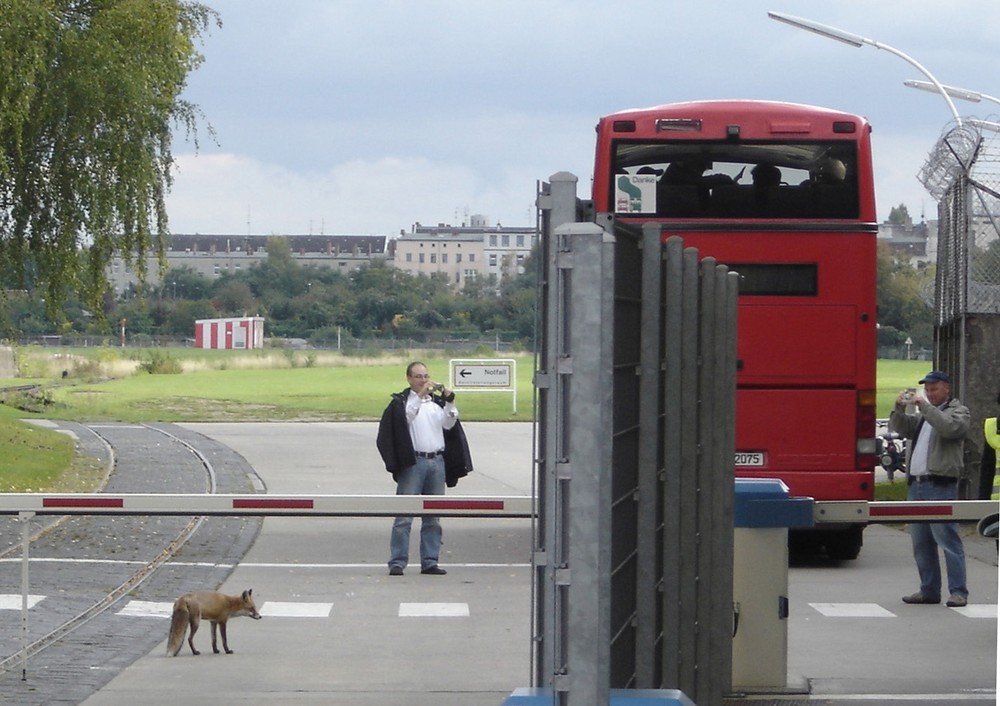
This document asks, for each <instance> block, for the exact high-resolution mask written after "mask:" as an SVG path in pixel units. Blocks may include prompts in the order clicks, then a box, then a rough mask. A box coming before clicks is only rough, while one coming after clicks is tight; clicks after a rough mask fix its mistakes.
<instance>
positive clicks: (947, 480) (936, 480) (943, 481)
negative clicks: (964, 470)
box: [908, 473, 958, 485]
mask: <svg viewBox="0 0 1000 706" xmlns="http://www.w3.org/2000/svg"><path fill="white" fill-rule="evenodd" d="M908 481H909V482H910V483H933V484H934V485H951V484H952V483H957V482H958V478H952V477H950V476H939V475H936V474H934V473H925V474H924V475H921V476H910V477H909V479H908Z"/></svg>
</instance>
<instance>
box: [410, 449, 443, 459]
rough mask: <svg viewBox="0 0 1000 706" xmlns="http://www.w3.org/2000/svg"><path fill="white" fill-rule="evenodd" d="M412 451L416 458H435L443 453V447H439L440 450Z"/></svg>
mask: <svg viewBox="0 0 1000 706" xmlns="http://www.w3.org/2000/svg"><path fill="white" fill-rule="evenodd" d="M413 453H414V454H416V456H417V457H418V458H436V457H437V456H440V455H441V454H443V453H444V449H441V450H440V451H414V452H413Z"/></svg>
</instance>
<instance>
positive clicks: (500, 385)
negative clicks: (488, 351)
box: [448, 358, 517, 414]
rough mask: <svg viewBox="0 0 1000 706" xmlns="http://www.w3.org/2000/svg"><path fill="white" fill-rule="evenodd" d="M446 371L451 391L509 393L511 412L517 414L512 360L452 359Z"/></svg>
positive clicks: (515, 379) (515, 364)
mask: <svg viewBox="0 0 1000 706" xmlns="http://www.w3.org/2000/svg"><path fill="white" fill-rule="evenodd" d="M448 371H449V379H450V380H451V387H452V389H455V390H460V391H461V392H463V393H465V392H503V393H510V395H511V411H512V412H513V413H514V414H517V384H516V382H517V361H516V360H514V359H513V358H479V359H476V360H470V359H462V358H452V359H451V360H449V361H448Z"/></svg>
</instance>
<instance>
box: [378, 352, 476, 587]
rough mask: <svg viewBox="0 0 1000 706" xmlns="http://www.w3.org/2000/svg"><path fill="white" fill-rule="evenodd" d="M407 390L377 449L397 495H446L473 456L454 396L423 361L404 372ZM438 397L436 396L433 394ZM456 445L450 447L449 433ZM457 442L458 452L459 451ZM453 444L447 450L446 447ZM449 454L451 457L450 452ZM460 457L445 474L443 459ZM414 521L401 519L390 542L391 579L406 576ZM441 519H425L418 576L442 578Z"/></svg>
mask: <svg viewBox="0 0 1000 706" xmlns="http://www.w3.org/2000/svg"><path fill="white" fill-rule="evenodd" d="M406 380H407V382H408V383H409V387H408V388H407V389H405V390H403V391H402V392H400V393H396V394H394V395H392V401H391V402H389V405H388V406H387V407H386V409H385V412H383V414H382V420H381V422H380V423H379V431H378V440H377V446H378V449H379V452H380V453H381V455H382V459H383V461H385V465H386V470H388V471H389V472H390V473H392V477H393V480H395V481H396V494H397V495H444V492H445V486H446V485H448V486H452V485H454V484H455V482H457V478H458V477H460V476H462V475H465V473H467V472H468V471H469V470H471V458H470V457H469V454H468V445H467V443H466V441H465V435H464V433H463V432H462V431H461V425H460V424H459V421H458V409H457V408H456V407H455V393H454V392H453V391H452V390H449V389H448V388H447V387H445V386H444V385H442V384H439V383H435V382H433V381H432V380H431V376H430V374H429V373H428V372H427V366H425V365H424V364H423V363H421V362H420V361H414V362H412V363H410V364H409V365H408V366H407V368H406ZM435 393H436V394H435ZM452 430H454V431H456V432H457V438H456V436H452V435H449V436H451V438H452V439H453V442H452V443H451V444H446V438H445V435H446V432H451V431H452ZM456 444H457V445H458V447H459V448H455V446H456ZM448 446H451V447H452V448H450V449H448V448H446V447H448ZM446 451H450V452H451V453H449V454H446ZM446 455H448V456H449V457H450V458H458V459H461V460H460V461H459V466H460V469H459V470H458V472H457V475H456V472H455V470H454V469H451V472H450V473H446V468H445V458H446ZM412 524H413V517H412V516H409V515H404V516H400V517H397V518H396V519H395V520H394V522H393V524H392V533H391V535H390V538H389V553H390V557H389V575H390V576H402V575H403V570H404V569H405V568H406V565H407V564H408V563H409V548H410V527H411V525H412ZM441 536H442V530H441V521H440V518H439V517H437V516H431V515H424V516H423V519H422V521H421V523H420V573H421V574H429V575H432V576H441V575H444V574H446V573H448V572H447V571H445V570H444V569H443V568H441V567H440V566H438V556H439V554H440V552H441Z"/></svg>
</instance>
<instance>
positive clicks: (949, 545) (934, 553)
mask: <svg viewBox="0 0 1000 706" xmlns="http://www.w3.org/2000/svg"><path fill="white" fill-rule="evenodd" d="M957 497H958V483H950V484H948V485H935V484H934V483H913V484H911V485H910V489H909V492H908V493H907V498H908V499H909V500H955V499H956V498H957ZM910 539H911V540H912V541H913V558H914V559H915V560H916V562H917V572H918V573H919V574H920V592H921V593H923V594H924V595H925V596H929V597H932V598H938V597H940V596H941V562H940V560H939V558H938V547H940V548H941V550H942V551H943V552H944V563H945V566H946V567H947V569H948V593H949V594H958V595H960V596H965V597H968V595H969V589H968V587H966V585H965V549H963V547H962V537H961V536H960V535H959V534H958V523H957V522H915V523H913V524H911V525H910Z"/></svg>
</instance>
